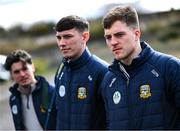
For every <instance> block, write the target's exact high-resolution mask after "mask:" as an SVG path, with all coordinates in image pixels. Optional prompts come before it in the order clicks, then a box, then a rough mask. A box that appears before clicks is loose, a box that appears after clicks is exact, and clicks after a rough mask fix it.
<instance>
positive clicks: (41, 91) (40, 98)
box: [9, 76, 56, 130]
mask: <svg viewBox="0 0 180 131" xmlns="http://www.w3.org/2000/svg"><path fill="white" fill-rule="evenodd" d="M36 80H37V81H38V82H37V88H36V89H35V90H34V91H33V92H32V99H33V104H34V109H35V112H36V115H37V118H38V120H39V123H40V125H41V126H42V128H43V129H55V128H56V110H55V108H54V109H52V110H53V111H52V112H51V116H50V118H49V123H48V124H47V125H46V127H45V123H46V120H47V114H48V109H49V105H50V102H51V98H52V96H53V93H54V90H55V88H54V87H52V86H51V85H49V83H48V82H47V81H46V80H45V78H43V77H40V76H36ZM17 88H18V84H14V85H13V87H10V89H9V90H10V92H11V96H10V99H9V104H10V107H11V112H12V116H13V121H14V125H15V129H16V130H25V129H26V128H25V127H24V124H23V116H22V100H21V94H20V92H19V91H18V90H17Z"/></svg>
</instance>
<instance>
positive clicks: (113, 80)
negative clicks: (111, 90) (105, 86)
mask: <svg viewBox="0 0 180 131" xmlns="http://www.w3.org/2000/svg"><path fill="white" fill-rule="evenodd" d="M115 81H116V78H113V79H112V80H111V83H110V84H109V87H112V84H113V83H114V82H115Z"/></svg>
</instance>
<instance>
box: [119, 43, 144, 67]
mask: <svg viewBox="0 0 180 131" xmlns="http://www.w3.org/2000/svg"><path fill="white" fill-rule="evenodd" d="M141 51H142V49H141V45H140V42H139V43H137V47H136V48H135V49H134V50H133V51H132V53H130V54H129V56H127V58H125V59H122V60H121V62H122V63H123V64H125V65H131V63H132V61H133V59H135V58H136V57H138V55H139V54H140V52H141Z"/></svg>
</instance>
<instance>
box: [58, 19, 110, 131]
mask: <svg viewBox="0 0 180 131" xmlns="http://www.w3.org/2000/svg"><path fill="white" fill-rule="evenodd" d="M55 30H56V37H57V44H58V47H59V50H60V51H61V53H62V55H63V57H64V58H63V60H62V64H61V66H60V68H59V70H58V71H57V74H56V76H55V85H56V108H57V128H56V129H57V130H65V129H66V130H67V129H68V130H69V129H70V130H74V129H76V130H80V129H83V130H90V129H105V109H104V103H103V101H102V97H101V96H100V94H99V86H100V84H101V81H102V79H103V77H104V74H105V73H106V72H107V63H105V62H104V61H103V60H101V59H100V58H98V57H97V56H95V55H92V54H91V53H90V51H89V50H88V48H87V46H86V42H87V41H88V40H89V36H90V34H89V24H88V22H87V21H86V20H85V19H83V18H81V17H78V16H73V15H72V16H66V17H63V18H62V19H60V21H59V22H58V23H57V25H56V27H55Z"/></svg>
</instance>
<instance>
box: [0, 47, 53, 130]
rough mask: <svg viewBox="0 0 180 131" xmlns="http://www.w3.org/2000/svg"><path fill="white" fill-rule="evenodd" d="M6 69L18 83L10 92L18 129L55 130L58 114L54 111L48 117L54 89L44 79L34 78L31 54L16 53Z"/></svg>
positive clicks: (21, 51)
mask: <svg viewBox="0 0 180 131" xmlns="http://www.w3.org/2000/svg"><path fill="white" fill-rule="evenodd" d="M4 66H5V68H6V70H8V71H10V74H11V77H12V79H13V80H14V81H15V84H14V85H13V86H12V87H10V89H9V90H10V92H11V96H10V99H9V104H10V108H11V112H12V116H13V121H14V125H15V129H16V130H45V129H47V130H53V129H55V127H56V111H55V110H53V111H52V112H51V117H50V118H47V116H48V113H50V112H48V110H50V103H51V99H52V96H53V92H54V89H55V88H54V87H52V86H51V85H50V84H49V83H48V81H47V80H46V79H45V78H44V77H42V76H35V74H34V73H35V66H34V64H33V62H32V58H31V55H30V54H29V53H27V52H26V51H24V50H15V51H13V52H11V53H10V54H9V55H8V56H7V58H6V61H5V64H4ZM54 109H55V108H54ZM47 120H48V122H47Z"/></svg>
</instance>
